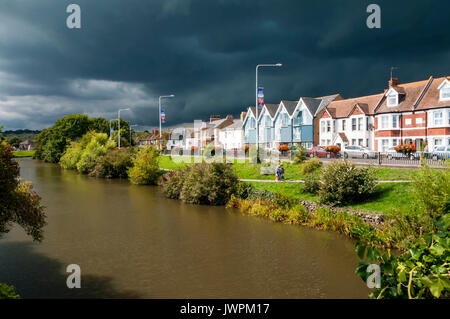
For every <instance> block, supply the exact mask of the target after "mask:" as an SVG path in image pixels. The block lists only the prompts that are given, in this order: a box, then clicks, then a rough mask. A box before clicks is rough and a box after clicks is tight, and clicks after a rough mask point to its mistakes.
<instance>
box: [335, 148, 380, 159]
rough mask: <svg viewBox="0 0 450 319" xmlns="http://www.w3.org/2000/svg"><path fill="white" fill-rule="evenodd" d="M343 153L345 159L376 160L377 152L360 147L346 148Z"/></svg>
mask: <svg viewBox="0 0 450 319" xmlns="http://www.w3.org/2000/svg"><path fill="white" fill-rule="evenodd" d="M341 153H342V154H343V156H344V158H349V157H352V158H376V152H374V151H371V150H369V149H368V148H366V147H363V146H359V145H349V146H344V147H343V149H342V150H341Z"/></svg>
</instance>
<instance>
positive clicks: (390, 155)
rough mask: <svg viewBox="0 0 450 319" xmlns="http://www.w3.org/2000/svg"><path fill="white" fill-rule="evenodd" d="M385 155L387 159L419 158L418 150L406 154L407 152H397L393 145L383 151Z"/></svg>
mask: <svg viewBox="0 0 450 319" xmlns="http://www.w3.org/2000/svg"><path fill="white" fill-rule="evenodd" d="M385 155H386V158H387V159H388V160H391V159H410V160H418V159H420V152H414V153H411V154H409V155H408V154H405V153H402V152H397V151H396V150H395V148H394V147H390V148H388V150H387V151H386V152H385Z"/></svg>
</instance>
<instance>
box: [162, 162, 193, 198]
mask: <svg viewBox="0 0 450 319" xmlns="http://www.w3.org/2000/svg"><path fill="white" fill-rule="evenodd" d="M187 171H188V168H180V169H178V170H175V171H171V172H170V173H168V174H167V175H165V176H164V178H165V179H164V181H163V183H162V185H163V189H164V193H165V194H166V196H167V197H168V198H171V199H180V194H181V191H182V190H183V184H184V180H185V177H186V174H187Z"/></svg>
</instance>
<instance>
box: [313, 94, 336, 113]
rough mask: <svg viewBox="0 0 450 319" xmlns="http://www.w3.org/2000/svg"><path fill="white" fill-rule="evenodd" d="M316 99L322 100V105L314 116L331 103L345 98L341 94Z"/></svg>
mask: <svg viewBox="0 0 450 319" xmlns="http://www.w3.org/2000/svg"><path fill="white" fill-rule="evenodd" d="M316 99H321V102H320V105H319V107H318V108H317V110H316V113H315V114H313V116H317V115H318V114H319V113H320V112H321V111H322V110H323V109H324V108H325V107H326V106H328V104H330V103H331V101H339V100H343V99H344V98H343V97H342V96H341V95H340V94H333V95H327V96H322V97H317V98H316Z"/></svg>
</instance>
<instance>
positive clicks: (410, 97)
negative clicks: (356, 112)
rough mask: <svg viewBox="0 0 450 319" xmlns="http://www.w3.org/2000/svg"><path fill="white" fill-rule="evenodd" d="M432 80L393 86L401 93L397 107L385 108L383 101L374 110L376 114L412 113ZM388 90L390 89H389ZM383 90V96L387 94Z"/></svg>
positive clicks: (385, 104)
mask: <svg viewBox="0 0 450 319" xmlns="http://www.w3.org/2000/svg"><path fill="white" fill-rule="evenodd" d="M431 80H432V78H431V77H430V79H428V80H425V81H418V82H411V83H405V84H398V85H396V86H393V87H392V89H394V90H395V91H397V92H402V94H400V95H399V101H398V105H397V106H387V101H386V99H384V100H383V101H381V103H380V105H379V106H378V107H377V109H376V110H375V112H376V113H393V112H394V113H395V112H405V111H413V110H414V109H415V108H416V107H417V105H418V104H419V103H420V101H421V99H422V97H423V95H424V93H425V92H426V89H427V87H428V85H429V84H430V81H431ZM389 90H390V89H389ZM389 90H385V94H386V93H387V92H389Z"/></svg>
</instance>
